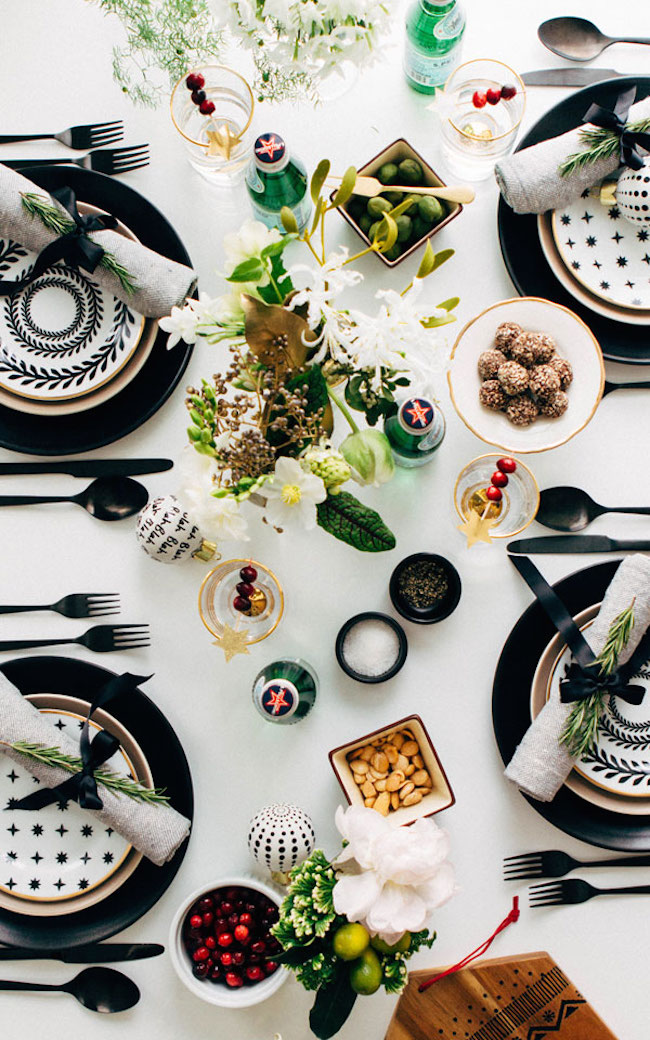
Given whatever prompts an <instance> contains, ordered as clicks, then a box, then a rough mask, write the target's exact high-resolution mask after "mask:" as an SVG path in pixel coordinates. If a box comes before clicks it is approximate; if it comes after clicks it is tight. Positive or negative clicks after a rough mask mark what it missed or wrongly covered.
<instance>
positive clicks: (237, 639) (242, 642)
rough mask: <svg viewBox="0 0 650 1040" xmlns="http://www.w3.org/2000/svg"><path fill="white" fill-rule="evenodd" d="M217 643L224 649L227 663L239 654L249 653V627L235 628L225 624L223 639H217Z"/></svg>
mask: <svg viewBox="0 0 650 1040" xmlns="http://www.w3.org/2000/svg"><path fill="white" fill-rule="evenodd" d="M215 645H216V646H218V647H220V648H221V649H222V650H223V652H224V654H225V656H226V664H227V663H228V661H231V660H232V658H233V657H235V656H236V655H237V654H247V653H248V629H247V628H240V629H234V628H231V627H230V625H224V629H223V633H222V635H221V639H215Z"/></svg>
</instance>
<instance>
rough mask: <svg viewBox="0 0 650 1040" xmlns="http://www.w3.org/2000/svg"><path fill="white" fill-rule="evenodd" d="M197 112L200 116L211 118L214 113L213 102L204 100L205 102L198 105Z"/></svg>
mask: <svg viewBox="0 0 650 1040" xmlns="http://www.w3.org/2000/svg"><path fill="white" fill-rule="evenodd" d="M199 112H200V113H201V115H204V116H211V115H212V113H213V112H214V101H208V99H207V98H206V99H205V101H202V102H201V104H200V105H199Z"/></svg>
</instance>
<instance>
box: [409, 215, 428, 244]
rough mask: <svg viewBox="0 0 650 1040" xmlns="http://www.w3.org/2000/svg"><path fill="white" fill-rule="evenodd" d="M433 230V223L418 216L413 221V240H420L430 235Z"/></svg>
mask: <svg viewBox="0 0 650 1040" xmlns="http://www.w3.org/2000/svg"><path fill="white" fill-rule="evenodd" d="M430 231H431V225H430V224H427V223H426V222H425V221H424V220H422V218H421V217H416V218H415V220H414V221H413V241H414V242H419V241H420V239H421V238H424V236H425V235H428V234H429V232H430Z"/></svg>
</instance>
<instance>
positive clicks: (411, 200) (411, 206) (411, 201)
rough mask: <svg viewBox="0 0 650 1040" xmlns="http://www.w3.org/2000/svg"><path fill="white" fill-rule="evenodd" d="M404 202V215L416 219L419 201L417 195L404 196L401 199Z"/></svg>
mask: <svg viewBox="0 0 650 1040" xmlns="http://www.w3.org/2000/svg"><path fill="white" fill-rule="evenodd" d="M403 201H404V202H408V206H407V208H406V209H405V210H404V212H405V213H410V214H411V216H412V217H416V216H417V214H418V203H419V201H420V196H419V195H406V196H405V198H404V199H403Z"/></svg>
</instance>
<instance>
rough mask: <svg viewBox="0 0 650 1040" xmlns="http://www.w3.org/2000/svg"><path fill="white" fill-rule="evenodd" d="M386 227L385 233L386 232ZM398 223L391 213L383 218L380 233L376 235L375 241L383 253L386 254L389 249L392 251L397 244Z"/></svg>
mask: <svg viewBox="0 0 650 1040" xmlns="http://www.w3.org/2000/svg"><path fill="white" fill-rule="evenodd" d="M384 227H385V229H386V230H385V231H384ZM397 232H398V228H397V223H396V221H395V220H394V219H393V217H392V216H391V215H390V213H384V214H383V216H382V218H381V224H380V225H379V231H378V232H377V234H376V235H375V241H376V242H377V243H378V244H379V249H380V251H381V252H382V253H385V252H386V251H387V250H388V249H392V248H393V246H394V245H395V243H396V242H397Z"/></svg>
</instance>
